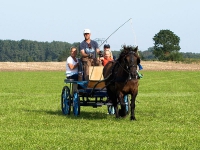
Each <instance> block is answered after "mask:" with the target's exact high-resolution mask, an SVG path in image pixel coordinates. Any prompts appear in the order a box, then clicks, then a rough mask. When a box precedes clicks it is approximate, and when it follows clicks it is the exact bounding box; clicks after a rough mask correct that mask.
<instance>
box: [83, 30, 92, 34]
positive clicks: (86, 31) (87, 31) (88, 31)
mask: <svg viewBox="0 0 200 150" xmlns="http://www.w3.org/2000/svg"><path fill="white" fill-rule="evenodd" d="M85 33H91V32H90V29H84V31H83V34H85Z"/></svg>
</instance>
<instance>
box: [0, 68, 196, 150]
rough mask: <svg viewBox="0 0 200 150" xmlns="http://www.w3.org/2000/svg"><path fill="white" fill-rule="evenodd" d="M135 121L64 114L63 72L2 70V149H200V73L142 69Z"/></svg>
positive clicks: (103, 112) (102, 114) (90, 111)
mask: <svg viewBox="0 0 200 150" xmlns="http://www.w3.org/2000/svg"><path fill="white" fill-rule="evenodd" d="M142 73H143V74H144V78H143V79H141V80H140V85H139V93H138V96H137V102H136V119H137V121H130V120H129V116H128V117H126V118H124V119H116V118H115V116H113V115H108V114H107V108H106V106H103V107H99V108H92V107H81V114H80V116H78V117H75V116H73V115H72V114H71V115H70V116H64V115H62V113H61V109H60V95H61V90H62V87H63V86H64V82H63V79H64V77H65V76H64V73H63V72H62V71H54V72H48V71H38V72H35V71H34V72H30V71H29V72H25V71H24V72H23V71H21V72H0V79H1V86H0V103H1V105H0V124H1V126H0V149H1V150H11V149H12V150H13V149H25V150H31V149H48V150H49V149H52V150H54V149H62V150H66V149H67V150H69V149H83V150H85V149H87V150H89V149H91V150H94V149H106V150H114V149H119V150H125V149H127V150H131V149H137V150H139V149H141V150H144V149H148V150H149V149H153V150H155V149H160V150H163V149H180V150H183V149H188V150H193V149H194V150H197V149H200V79H199V78H200V71H143V72H142Z"/></svg>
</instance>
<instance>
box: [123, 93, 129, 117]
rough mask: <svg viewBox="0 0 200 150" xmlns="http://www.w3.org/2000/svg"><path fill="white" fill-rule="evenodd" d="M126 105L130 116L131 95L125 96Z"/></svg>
mask: <svg viewBox="0 0 200 150" xmlns="http://www.w3.org/2000/svg"><path fill="white" fill-rule="evenodd" d="M124 103H125V105H126V114H127V115H129V113H130V95H125V96H124Z"/></svg>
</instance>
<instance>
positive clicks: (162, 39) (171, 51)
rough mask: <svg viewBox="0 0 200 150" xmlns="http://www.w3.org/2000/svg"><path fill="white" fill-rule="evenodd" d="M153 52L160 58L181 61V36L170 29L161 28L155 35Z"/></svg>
mask: <svg viewBox="0 0 200 150" xmlns="http://www.w3.org/2000/svg"><path fill="white" fill-rule="evenodd" d="M153 40H154V50H153V54H154V55H155V57H157V58H158V60H171V61H175V60H176V61H177V60H178V61H179V60H181V58H182V55H181V54H180V53H179V50H180V46H179V42H180V38H179V37H178V36H177V35H175V34H174V33H173V32H172V31H170V30H160V32H159V33H157V34H156V35H155V36H154V37H153Z"/></svg>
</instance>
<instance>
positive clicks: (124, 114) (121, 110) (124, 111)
mask: <svg viewBox="0 0 200 150" xmlns="http://www.w3.org/2000/svg"><path fill="white" fill-rule="evenodd" d="M119 100H120V105H121V109H120V110H119V115H120V116H121V117H126V105H125V103H124V95H123V94H122V93H120V94H119Z"/></svg>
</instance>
